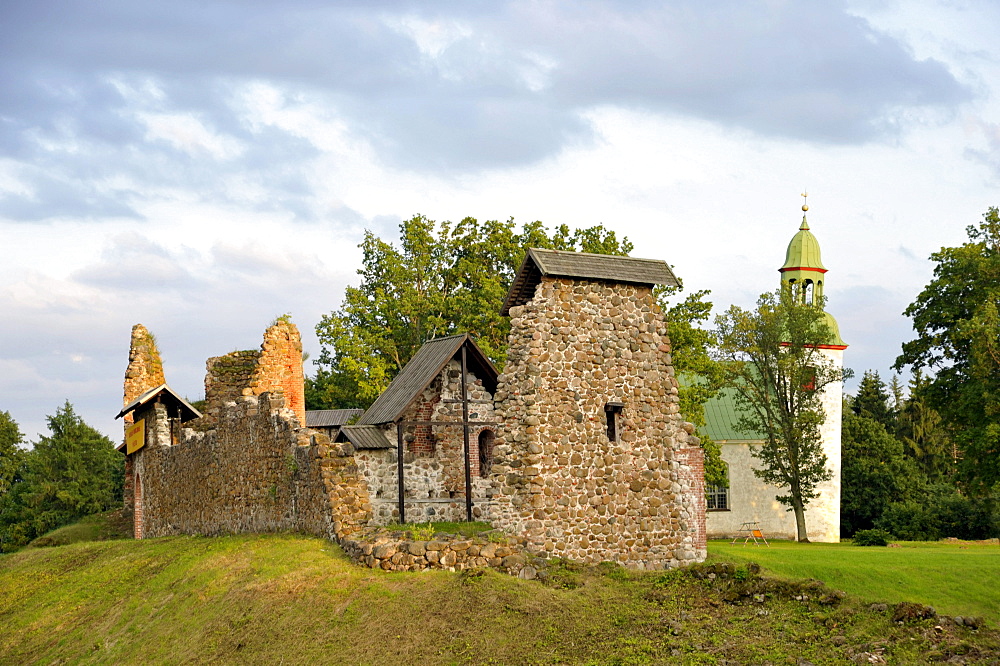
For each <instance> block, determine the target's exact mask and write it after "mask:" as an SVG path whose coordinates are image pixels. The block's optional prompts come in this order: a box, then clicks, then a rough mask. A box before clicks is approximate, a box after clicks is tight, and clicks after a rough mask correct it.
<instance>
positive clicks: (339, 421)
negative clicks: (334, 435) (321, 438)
mask: <svg viewBox="0 0 1000 666" xmlns="http://www.w3.org/2000/svg"><path fill="white" fill-rule="evenodd" d="M364 411H365V410H363V409H314V410H309V411H307V412H306V427H307V428H332V427H335V426H342V425H344V424H345V423H347V422H348V421H350V420H351V417H352V416H355V415H356V414H362V413H364Z"/></svg>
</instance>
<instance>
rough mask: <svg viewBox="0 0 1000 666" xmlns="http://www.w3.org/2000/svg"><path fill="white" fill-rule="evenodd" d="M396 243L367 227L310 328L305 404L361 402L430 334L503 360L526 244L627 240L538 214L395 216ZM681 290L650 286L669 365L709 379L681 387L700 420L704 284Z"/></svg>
mask: <svg viewBox="0 0 1000 666" xmlns="http://www.w3.org/2000/svg"><path fill="white" fill-rule="evenodd" d="M399 232H400V236H399V241H398V244H394V243H391V242H387V241H385V240H383V239H381V238H379V237H378V236H376V235H375V234H374V233H372V232H366V233H365V237H364V241H363V242H362V243H361V249H362V253H363V261H362V267H361V269H360V270H359V271H358V274H359V275H360V277H361V279H360V283H359V284H358V286H350V287H348V288H347V291H346V294H345V296H344V300H343V303H342V304H341V306H340V308H339V309H338V310H335V311H333V312H331V313H330V314H327V315H325V316H323V318H322V319H321V321H320V323H319V325H318V326H317V327H316V334H317V337H318V338H319V340H320V343H321V345H322V349H321V353H320V355H319V357H318V359H317V360H316V362H315V364H316V366H317V372H316V375H315V376H314V377H311V378H309V379H308V380H307V386H306V399H307V406H308V408H310V409H324V408H326V409H329V408H342V407H362V408H364V407H367V406H368V405H370V404H371V403H372V401H374V400H375V398H376V397H378V395H379V394H380V393H381V392H382V391H384V390H385V388H386V387H387V386H388V385H389V382H390V381H392V379H393V377H395V376H396V374H397V373H398V372H399V371H400V370H401V369H402V367H403V366H404V365H405V364H406V362H407V361H409V359H410V358H411V357H412V356H413V354H415V353H416V351H417V350H418V349H419V348H420V346H421V345H422V344H423V343H424V342H426V341H427V340H429V339H431V338H434V337H439V336H443V335H450V334H454V333H461V332H469V333H471V334H472V335H474V336H475V337H476V341H477V343H478V344H479V346H480V347H482V349H483V351H484V352H485V353H486V354H487V355H488V356H489V357H490V359H491V360H492V361H493V362H494V363H495V364H496V365H497V366H498V367H502V365H503V362H504V360H505V358H506V353H507V336H508V334H509V332H510V322H509V320H508V319H507V318H506V317H503V316H501V315H500V307H501V305H502V304H503V300H504V297H505V296H506V294H507V289H508V288H509V286H510V284H511V282H512V281H513V279H514V276H515V274H516V272H517V270H518V269H519V268H520V266H521V262H522V261H523V259H524V255H525V252H526V250H527V248H529V247H538V248H547V249H556V250H566V251H581V252H594V253H598V254H611V255H627V254H629V253H630V252H631V251H632V249H633V246H632V243H631V242H629V240H628V239H627V238H619V237H618V236H617V235H616V233H615V232H614V231H612V230H609V229H606V228H604V227H603V226H602V225H597V226H593V227H588V228H585V229H571V228H570V227H568V226H566V225H563V226H560V227H557V228H556V229H554V230H552V231H549V230H548V229H547V228H546V227H545V226H544V225H543V224H542V223H541V222H532V223H530V224H527V225H525V226H524V227H523V228H521V229H518V228H517V227H516V226H515V224H514V222H513V220H507V221H505V222H499V221H495V220H487V221H485V222H479V221H478V220H476V219H474V218H471V217H469V218H465V219H464V220H462V221H461V222H459V223H457V224H453V223H450V222H441V223H437V222H434V221H433V220H429V219H427V218H425V217H423V216H419V215H418V216H416V217H414V218H412V219H410V220H407V221H405V222H403V223H402V224H400V227H399ZM680 291H681V290H680V289H678V288H674V289H660V290H658V291H657V292H656V296H657V298H658V301H659V303H660V305H661V307H662V308H663V310H664V312H665V316H666V319H667V322H668V326H669V334H670V338H671V343H672V353H673V361H674V366H675V369H676V370H677V372H679V373H689V374H697V375H699V376H701V377H703V378H705V380H706V381H704V382H702V383H700V384H698V385H697V386H691V385H686V386H684V387H682V389H681V407H682V413H683V414H684V416H685V418H688V419H689V420H691V421H692V422H694V423H695V424H696V425H702V424H704V403H705V401H706V400H707V399H708V397H710V396H711V395H712V394H714V391H715V389H716V386H717V383H718V382H717V374H716V373H715V372H714V370H713V361H712V359H711V358H710V356H709V354H708V352H707V346H708V345H709V343H710V341H711V333H710V332H709V331H706V330H705V329H703V328H701V326H700V324H701V323H702V322H704V321H705V320H706V319H707V318H708V315H709V313H710V312H711V309H712V305H711V303H709V302H707V301H706V300H705V297H706V296H707V295H708V292H707V291H698V292H694V293H692V294H689V295H687V297H686V298H684V299H683V300H678V299H679V295H680ZM704 444H705V447H706V451H707V452H708V460H707V463H706V471H707V476H708V479H709V482H710V483H715V482H718V483H724V480H723V479H724V477H722V476H721V475H720V474H719V472H720V470H721V469H722V465H721V462H720V460H719V457H718V450H717V447H714V445H713V444H712V443H711V442H710V441H709V440H705V442H704Z"/></svg>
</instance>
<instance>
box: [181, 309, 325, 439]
mask: <svg viewBox="0 0 1000 666" xmlns="http://www.w3.org/2000/svg"><path fill="white" fill-rule="evenodd" d="M206 368H207V373H206V375H205V403H206V406H205V419H204V420H203V421H202V422H201V423H199V424H198V426H197V427H198V429H200V430H207V429H209V428H213V427H215V426H216V424H217V423H218V421H219V418H220V417H221V414H222V412H223V410H224V409H225V406H226V404H227V403H230V402H234V401H236V399H237V398H240V397H242V396H255V395H261V394H263V393H274V392H281V393H282V394H283V395H284V396H285V402H286V404H287V405H288V408H289V409H291V410H292V413H293V414H294V415H295V418H297V419H298V421H299V424H301V425H305V423H306V399H305V383H304V382H305V377H304V375H303V372H302V338H301V337H300V335H299V329H298V328H297V327H296V326H295V324H293V323H292V322H291V321H289V320H288V318H287V317H279V318H278V320H277V321H275V323H274V324H272V325H271V326H270V327H269V328H268V329H267V330H266V331H265V332H264V342H263V343H262V344H261V346H260V350H247V351H234V352H230V353H229V354H226V355H225V356H215V357H213V358H210V359H208V361H207V362H206Z"/></svg>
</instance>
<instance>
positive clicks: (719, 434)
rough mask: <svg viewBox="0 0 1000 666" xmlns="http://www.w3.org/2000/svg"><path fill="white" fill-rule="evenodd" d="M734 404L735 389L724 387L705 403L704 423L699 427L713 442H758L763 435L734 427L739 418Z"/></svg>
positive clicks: (761, 439) (762, 438) (738, 411)
mask: <svg viewBox="0 0 1000 666" xmlns="http://www.w3.org/2000/svg"><path fill="white" fill-rule="evenodd" d="M740 415H741V414H740V410H739V409H738V408H737V406H736V389H733V388H724V389H722V390H721V391H719V392H718V393H716V394H715V396H714V397H713V398H711V399H710V400H709V401H708V402H706V403H705V425H704V426H703V427H702V428H701V429H700V430H701V432H702V434H705V435H707V436H708V437H709V438H710V439H711V440H712V441H714V442H726V441H730V442H733V441H736V442H760V441H763V440H764V436H763V435H762V434H760V433H755V432H741V431H740V430H738V429H737V428H736V422H737V421H738V420H739V418H740Z"/></svg>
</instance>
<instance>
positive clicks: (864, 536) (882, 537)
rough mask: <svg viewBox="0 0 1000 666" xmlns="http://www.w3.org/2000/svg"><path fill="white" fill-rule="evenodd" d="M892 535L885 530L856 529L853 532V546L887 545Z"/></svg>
mask: <svg viewBox="0 0 1000 666" xmlns="http://www.w3.org/2000/svg"><path fill="white" fill-rule="evenodd" d="M890 539H892V535H891V534H889V533H888V532H886V531H885V530H880V529H877V528H876V529H873V530H858V531H857V532H855V533H854V545H855V546H888V545H889V540H890Z"/></svg>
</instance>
